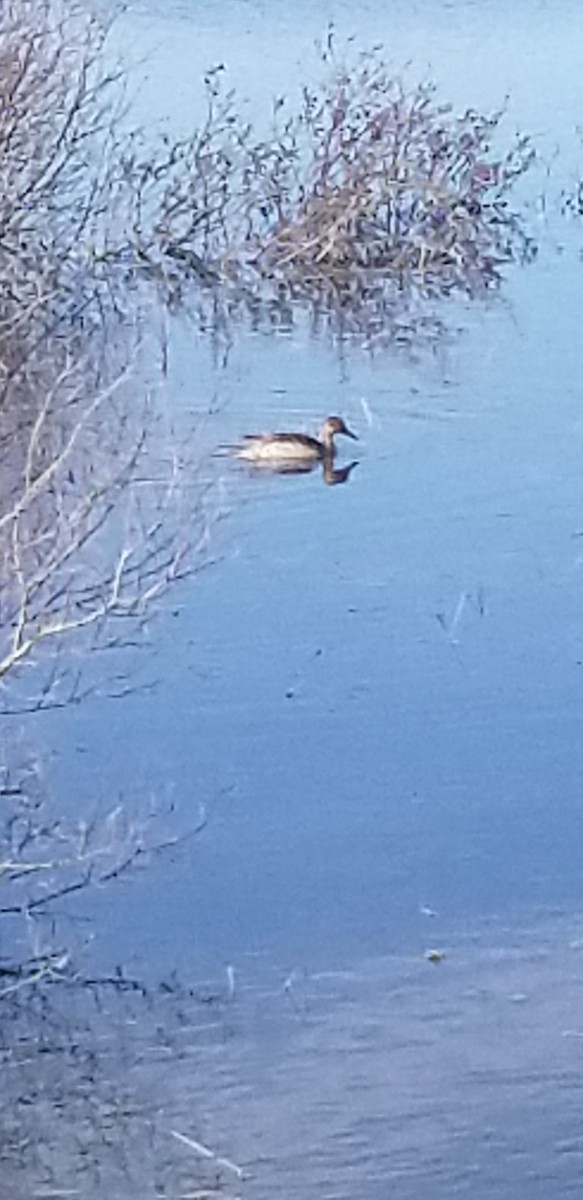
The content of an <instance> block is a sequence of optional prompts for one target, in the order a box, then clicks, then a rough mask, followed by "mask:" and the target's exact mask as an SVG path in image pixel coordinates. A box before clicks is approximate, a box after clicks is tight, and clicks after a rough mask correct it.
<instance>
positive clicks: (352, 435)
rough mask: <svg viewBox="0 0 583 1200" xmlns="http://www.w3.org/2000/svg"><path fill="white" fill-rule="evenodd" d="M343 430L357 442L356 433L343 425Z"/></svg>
mask: <svg viewBox="0 0 583 1200" xmlns="http://www.w3.org/2000/svg"><path fill="white" fill-rule="evenodd" d="M343 432H344V433H345V434H346V437H349V438H352V440H353V442H357V441H358V438H357V436H356V434H355V433H353V432H352V430H351V429H347V428H346V427H345V428H344V430H343Z"/></svg>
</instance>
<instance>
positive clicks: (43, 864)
mask: <svg viewBox="0 0 583 1200" xmlns="http://www.w3.org/2000/svg"><path fill="white" fill-rule="evenodd" d="M205 824H206V813H205V811H204V810H201V812H200V814H199V819H198V822H197V823H196V825H195V826H193V827H191V828H190V829H189V830H188V832H187V833H181V834H176V835H171V836H168V835H166V836H164V837H162V838H155V837H154V834H153V829H152V816H151V815H148V816H146V817H134V818H133V819H131V818H130V817H129V816H128V813H127V811H126V809H125V807H124V805H123V804H121V803H119V804H116V805H115V807H114V808H112V809H111V811H110V812H108V813H106V814H104V815H102V816H99V817H94V818H93V819H89V820H87V819H85V818H81V819H79V820H70V819H66V818H65V817H63V816H62V815H58V816H56V815H54V814H53V813H52V811H51V805H50V803H49V801H48V799H47V797H46V795H45V793H44V790H43V789H42V787H41V786H40V785H39V781H38V777H37V773H36V771H35V770H34V769H33V768H30V769H28V770H26V769H24V768H21V769H20V770H19V771H18V773H17V774H16V776H15V775H14V773H13V772H10V771H9V770H8V769H4V770H3V771H2V772H1V773H0V917H3V918H5V919H6V918H14V917H22V918H24V919H25V920H26V922H27V927H28V929H29V933H30V935H31V936H32V939H33V942H32V946H31V953H30V954H29V955H28V956H26V957H25V958H22V959H21V960H20V961H18V962H16V963H15V962H14V961H13V958H12V957H10V958H8V959H6V958H4V959H3V960H0V1000H2V999H4V998H7V997H9V996H13V995H15V994H16V993H17V992H20V991H21V990H22V989H23V988H24V987H27V986H28V987H33V986H37V985H40V984H42V983H46V982H55V981H56V980H57V979H60V978H63V977H71V973H72V971H73V966H72V960H71V955H70V952H69V951H68V950H67V951H65V950H60V949H58V950H55V948H54V946H53V945H52V944H51V946H50V948H47V947H46V946H44V945H43V944H42V940H41V928H42V927H41V926H40V925H39V924H38V923H37V922H38V918H41V917H44V916H46V915H47V914H50V913H51V912H52V910H53V907H54V905H55V903H57V902H59V903H61V902H62V901H64V900H65V899H67V898H68V897H70V896H71V895H73V894H74V893H78V892H82V891H86V890H87V889H88V888H90V887H100V886H102V885H105V884H108V883H111V882H112V881H114V880H118V879H120V878H121V877H122V876H124V875H126V874H127V873H128V872H129V871H131V870H133V869H135V868H136V867H138V866H139V865H140V864H142V863H143V862H145V861H146V860H148V859H150V858H151V857H152V855H154V854H159V853H162V852H163V851H168V850H173V849H176V848H177V847H178V846H180V845H182V844H183V843H184V842H185V841H186V840H188V839H190V838H192V837H194V836H196V835H197V834H198V833H200V832H201V831H202V829H203V828H204V825H205ZM33 919H35V920H34V921H33ZM31 921H33V923H32V924H31ZM53 938H54V930H53V931H52V935H51V942H52V940H53ZM5 953H6V948H5Z"/></svg>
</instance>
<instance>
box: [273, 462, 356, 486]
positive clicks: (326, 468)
mask: <svg viewBox="0 0 583 1200" xmlns="http://www.w3.org/2000/svg"><path fill="white" fill-rule="evenodd" d="M357 466H358V459H357V458H356V459H353V461H352V462H349V463H346V464H345V465H344V466H343V467H335V466H334V461H333V459H331V458H329V457H326V458H323V459H320V460H318V459H315V460H312V461H311V462H310V461H308V462H298V461H297V460H296V461H295V462H294V461H293V459H283V458H282V459H279V460H277V461H276V460H273V461H272V462H254V463H252V464H251V467H252V470H253V471H254V472H255V473H256V474H263V475H265V474H268V475H310V474H311V473H312V471H315V470H317V468H318V467H321V468H322V481H323V483H326V484H328V485H329V487H334V486H335V485H336V484H337V483H346V482H347V480H348V479H350V475H351V472H352V471H353V470H354V468H355V467H357Z"/></svg>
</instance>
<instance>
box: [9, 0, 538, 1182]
mask: <svg viewBox="0 0 583 1200" xmlns="http://www.w3.org/2000/svg"><path fill="white" fill-rule="evenodd" d="M107 35H108V30H107V28H106V27H103V26H102V25H101V24H100V23H99V21H97V20H95V19H93V18H92V17H90V16H87V14H86V13H85V12H84V11H83V10H82V9H80V8H76V7H73V8H71V7H70V6H69V5H67V4H66V3H64V2H63V3H61V2H60V0H6V3H4V4H3V5H2V9H1V12H0V195H1V197H2V198H1V200H0V465H1V473H0V478H1V480H2V482H1V485H0V605H1V608H2V615H3V620H2V624H1V627H0V712H1V714H2V715H3V716H4V718H5V729H6V728H7V726H6V719H7V717H8V716H9V715H14V714H16V715H18V716H19V717H20V719H21V721H23V722H25V724H24V725H23V726H22V728H23V729H24V731H25V734H26V732H27V730H28V728H29V727H28V726H27V724H26V722H27V721H29V720H30V719H31V716H32V715H33V714H38V713H39V712H42V711H43V710H44V709H54V708H67V707H68V706H70V705H72V704H75V703H79V702H80V701H81V700H83V699H84V697H85V696H86V695H87V693H88V692H89V691H90V690H91V684H90V681H89V682H88V677H90V675H91V656H92V655H94V654H98V653H101V654H103V655H105V654H107V656H108V661H109V659H110V658H111V656H112V653H113V654H115V653H118V652H120V651H124V650H125V649H126V648H127V647H133V646H134V645H135V644H136V642H139V640H140V636H141V634H142V631H143V629H144V627H145V624H146V622H147V621H148V620H149V618H150V616H151V614H152V613H153V612H155V611H156V609H157V608H159V606H160V603H161V601H162V600H163V598H164V597H165V596H166V595H167V593H168V591H169V589H172V588H174V586H175V585H176V584H177V583H178V582H179V581H180V580H181V579H183V578H184V577H185V576H186V575H189V574H191V573H192V572H193V571H195V570H196V569H197V568H198V567H199V566H200V565H201V563H202V562H203V561H204V560H205V555H206V550H207V545H208V541H209V530H210V528H211V526H212V522H213V519H214V516H215V515H216V514H215V512H214V511H213V506H214V504H215V502H214V500H213V496H212V489H211V490H210V494H209V485H208V483H207V482H205V479H204V477H203V474H202V473H201V475H200V485H199V486H198V484H197V486H196V487H194V486H193V478H192V476H189V479H188V488H184V487H183V483H184V475H185V455H184V448H183V446H182V445H181V447H180V452H179V451H178V450H177V448H176V447H175V446H173V445H168V446H166V447H165V453H164V454H163V455H162V454H161V453H160V445H161V437H162V434H161V432H160V421H159V410H158V407H157V397H158V394H159V391H160V389H161V388H163V387H164V382H165V380H164V369H163V367H160V365H159V363H158V362H154V361H153V358H154V356H153V355H152V352H151V350H149V349H148V343H149V341H151V340H152V339H151V338H149V337H148V332H149V330H151V329H152V328H153V327H155V328H159V327H161V326H164V323H165V321H166V320H167V317H168V313H170V314H171V313H173V312H175V311H178V310H179V309H180V308H181V306H183V305H184V306H185V308H186V309H188V308H189V307H193V308H194V311H195V312H196V314H197V316H198V318H199V322H200V325H201V327H202V328H203V329H204V330H206V331H207V332H209V331H210V332H214V331H215V330H216V329H217V328H221V327H224V325H225V324H228V323H229V322H235V321H237V320H239V319H243V320H245V319H246V318H249V317H250V318H251V320H253V321H262V320H266V321H267V322H268V323H270V324H271V325H273V326H274V327H277V326H278V325H281V324H286V323H288V322H290V321H293V314H294V311H296V310H297V311H299V312H307V313H308V314H309V316H310V319H311V320H312V321H313V322H314V323H315V324H316V325H317V326H318V327H319V328H322V327H325V328H327V329H328V330H329V331H330V332H331V333H332V335H333V336H334V337H338V338H342V337H345V336H349V337H351V336H355V337H356V338H357V339H358V340H359V342H360V343H361V344H365V345H374V344H378V343H380V344H382V345H391V344H395V343H399V342H400V341H401V340H407V339H408V338H410V337H412V336H414V332H415V328H416V322H419V323H420V324H422V323H423V322H427V320H428V318H427V314H426V312H425V311H423V314H422V316H421V317H419V316H418V309H419V304H420V303H421V304H423V303H424V302H426V301H429V302H435V301H438V300H439V299H440V298H447V297H452V296H456V295H457V296H461V297H483V296H484V295H488V294H491V293H492V292H495V291H496V289H497V288H498V287H499V286H500V284H501V282H502V280H503V277H504V273H505V270H506V268H507V267H508V266H509V265H510V264H511V263H513V262H524V261H528V260H529V258H531V257H532V256H533V254H534V253H535V249H536V248H535V246H534V244H533V242H532V240H531V239H530V237H529V235H528V233H527V231H526V229H525V226H524V224H523V221H522V218H521V215H520V212H519V210H518V209H517V208H515V207H514V204H513V197H512V193H513V189H514V187H515V185H516V184H517V182H518V180H519V179H520V178H521V176H523V175H524V173H525V172H526V171H527V170H528V169H529V168H530V166H531V164H532V163H533V161H534V157H535V156H534V150H533V147H532V145H531V143H530V140H529V139H528V138H526V137H517V138H516V139H514V140H513V141H511V143H510V145H509V146H508V147H507V148H506V149H502V150H501V149H500V148H499V147H500V144H501V142H502V122H503V113H502V112H497V113H494V114H491V115H483V114H479V113H476V112H474V111H471V110H468V111H467V112H465V113H463V114H461V115H456V114H455V113H454V112H453V111H452V109H451V107H450V106H448V105H444V104H442V103H441V102H440V101H439V98H438V96H437V95H436V93H435V91H434V89H433V87H432V86H431V85H429V84H422V85H418V86H415V85H414V86H411V87H409V86H408V85H406V84H405V83H404V82H403V81H401V80H398V79H395V78H393V77H392V76H391V74H390V72H389V71H388V69H387V67H386V65H385V63H384V61H383V56H382V51H380V50H378V49H373V50H368V51H367V50H364V51H362V52H358V51H351V55H350V58H349V59H347V60H344V59H342V58H341V57H340V56H339V55H338V54H337V51H336V48H335V45H334V42H333V39H332V37H329V38H328V41H327V44H326V46H325V47H324V49H323V50H322V52H321V62H320V68H321V75H322V82H321V83H319V84H317V85H315V86H306V87H305V88H304V89H303V91H302V93H301V95H300V97H299V99H298V101H297V102H295V101H293V100H290V99H286V98H283V97H280V98H277V99H276V100H275V101H274V105H273V111H272V113H271V114H270V119H269V122H268V129H267V131H260V130H257V129H255V128H254V127H253V126H252V125H250V124H249V123H248V122H247V121H246V120H245V118H244V116H242V111H243V110H242V109H241V108H240V107H239V105H238V101H237V97H236V95H235V93H234V92H233V91H230V90H229V89H228V86H227V84H226V73H225V71H224V70H223V68H222V67H217V68H215V69H214V70H210V71H209V72H208V74H207V76H206V79H205V80H204V115H203V118H202V120H201V123H200V124H199V126H198V127H197V128H196V129H195V130H194V131H193V133H192V135H191V136H190V137H188V138H186V139H182V140H173V139H172V138H171V137H170V136H169V135H167V134H160V135H159V136H149V135H146V133H145V132H144V131H143V130H140V129H132V128H131V103H130V101H129V98H128V82H127V79H126V76H125V74H124V70H123V68H122V67H120V68H116V67H114V68H113V69H112V68H111V66H110V60H109V55H108V49H107ZM436 328H437V326H436ZM162 357H163V356H162ZM138 482H139V485H140V486H139V487H138V486H137V484H138ZM144 483H145V484H146V485H147V486H144ZM126 685H127V680H124V682H123V686H122V690H123V688H125V687H126ZM129 690H131V682H130V685H129ZM31 736H32V735H31ZM24 740H25V743H26V738H25V739H24ZM203 823H204V820H203V821H201V825H199V827H197V829H196V830H194V832H195V833H196V832H198V831H199V828H200V827H201V826H202V824H203ZM161 844H162V846H165V845H168V844H171V845H175V844H176V841H175V840H172V839H168V838H163V839H162V843H161ZM158 848H159V846H158V845H156V844H154V843H153V842H152V841H151V840H150V835H149V833H148V832H147V831H145V830H144V828H143V826H142V824H141V823H140V822H139V821H137V820H131V819H130V818H129V817H128V816H127V814H126V813H125V812H124V811H122V810H121V809H120V808H119V807H118V806H117V805H116V806H115V807H114V809H112V810H111V811H110V812H109V813H108V814H107V815H106V816H105V817H104V818H103V820H102V821H98V822H94V823H88V822H87V820H86V818H85V814H84V813H80V814H79V817H78V819H76V820H74V821H73V822H72V823H71V822H66V821H64V820H63V819H62V817H61V816H60V814H59V806H58V802H56V803H55V802H54V801H50V802H49V800H48V798H47V795H46V790H45V784H44V782H43V779H42V771H41V770H40V767H39V764H38V762H37V761H36V760H35V755H34V751H33V749H32V748H31V746H30V744H29V745H27V746H26V750H25V751H23V750H22V745H21V746H20V747H18V746H17V747H14V746H11V745H10V744H8V742H7V741H5V743H4V744H3V747H2V762H1V764H0V936H1V937H2V950H1V956H0V1012H2V1014H3V1016H5V1018H6V1020H5V1022H4V1039H3V1047H2V1056H3V1060H4V1063H5V1065H6V1064H12V1065H13V1064H14V1061H15V1060H14V1059H12V1057H11V1053H12V1052H11V1044H10V1028H11V1021H12V1022H14V1025H13V1028H14V1029H15V1030H17V1029H18V1019H19V1016H18V1014H22V1012H23V1008H24V1009H26V1008H27V1006H29V1007H28V1009H27V1011H28V1013H29V1015H30V1017H31V1021H32V1023H33V1024H34V1021H36V1020H38V1021H42V1019H43V1017H42V1014H43V1012H44V1009H43V1005H44V1003H45V999H44V998H45V997H46V994H47V990H48V991H49V992H50V993H51V996H53V995H54V992H53V985H54V984H56V983H59V982H63V981H64V982H68V983H69V984H71V985H72V984H73V983H77V982H79V983H80V984H81V985H82V984H83V975H82V974H81V973H79V971H78V969H77V966H76V964H75V962H74V959H73V956H72V950H71V944H70V941H69V940H68V939H69V937H70V927H68V926H67V924H66V920H65V918H63V916H62V913H63V911H64V910H65V908H66V905H65V904H64V902H65V901H66V900H69V898H70V897H72V896H73V895H74V894H77V893H79V892H81V891H83V890H84V889H86V888H88V887H92V886H98V887H103V886H106V885H109V884H111V883H113V881H114V880H115V879H116V878H118V877H119V876H120V875H121V874H125V873H126V872H127V871H128V870H130V869H132V868H133V866H134V865H135V864H136V863H137V862H138V860H142V859H143V858H144V857H145V856H147V855H149V854H151V853H152V852H155V851H156V849H158ZM55 905H57V910H56V909H55ZM109 984H110V985H111V986H114V987H117V988H118V990H119V991H120V992H123V991H124V989H125V981H124V978H123V975H120V977H119V978H118V979H117V980H113V981H109ZM51 1003H54V1000H51ZM9 1017H10V1019H9ZM47 1036H49V1038H50V1033H49V1034H48V1035H47ZM12 1078H13V1079H14V1072H13V1073H12ZM59 1086H60V1085H59ZM11 1103H13V1105H14V1111H16V1109H17V1108H18V1103H19V1100H18V1097H17V1096H16V1097H15V1096H12V1100H11ZM96 1103H97V1101H96ZM6 1121H7V1116H6V1112H5V1113H4V1117H3V1123H4V1125H5V1128H6V1136H7V1144H8V1145H14V1146H15V1147H16V1149H15V1155H16V1156H18V1154H19V1153H20V1150H19V1146H22V1141H21V1140H19V1139H21V1134H20V1131H19V1126H18V1120H16V1118H14V1117H10V1119H9V1120H8V1123H7V1124H6ZM46 1136H49V1135H48V1134H46V1133H45V1137H46ZM193 1144H196V1143H193ZM23 1161H24V1160H23Z"/></svg>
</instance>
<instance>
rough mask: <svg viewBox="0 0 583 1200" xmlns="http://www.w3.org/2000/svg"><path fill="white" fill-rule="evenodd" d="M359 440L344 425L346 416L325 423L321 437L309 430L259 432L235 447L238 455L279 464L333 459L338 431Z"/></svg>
mask: <svg viewBox="0 0 583 1200" xmlns="http://www.w3.org/2000/svg"><path fill="white" fill-rule="evenodd" d="M338 433H341V434H344V436H345V437H349V438H353V439H354V441H358V438H357V437H356V434H355V433H352V432H351V431H350V429H348V428H347V426H346V425H345V424H344V421H343V420H342V417H328V418H327V419H326V420H325V421H324V424H323V425H322V426H321V428H320V431H319V433H318V437H317V438H315V437H310V435H309V434H307V433H259V434H249V435H248V436H247V437H246V438H245V439H244V441H243V444H242V445H241V446H238V447H237V449H236V450H235V454H236V457H237V458H243V459H245V460H246V461H247V462H253V463H259V464H264V465H266V466H267V465H269V464H270V463H271V464H277V463H282V462H286V463H295V464H297V465H298V466H300V464H302V463H304V464H306V466H308V464H314V463H317V462H321V461H326V460H327V461H330V460H331V459H333V458H334V455H335V453H336V446H335V444H334V438H335V436H336V434H338Z"/></svg>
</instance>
